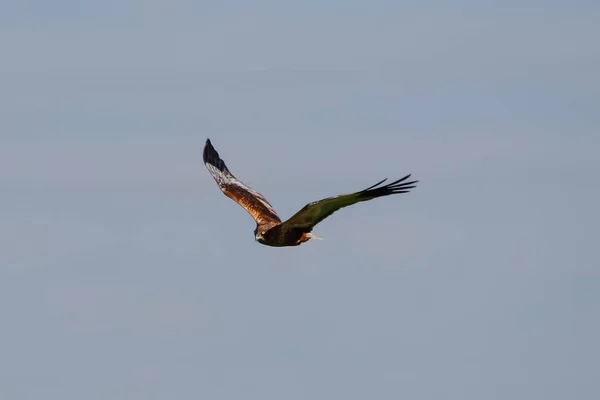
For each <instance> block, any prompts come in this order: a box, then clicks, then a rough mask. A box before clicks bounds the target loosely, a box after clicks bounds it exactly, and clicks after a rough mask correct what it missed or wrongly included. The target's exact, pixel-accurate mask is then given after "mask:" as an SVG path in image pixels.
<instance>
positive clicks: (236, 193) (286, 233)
mask: <svg viewBox="0 0 600 400" xmlns="http://www.w3.org/2000/svg"><path fill="white" fill-rule="evenodd" d="M203 159H204V164H205V165H206V168H207V169H208V171H209V172H210V174H211V175H212V177H213V178H214V179H215V181H216V182H217V185H219V188H221V191H222V192H223V193H224V194H225V196H227V197H229V198H230V199H232V200H233V201H235V202H236V203H238V204H239V205H240V206H242V207H243V208H244V209H245V210H246V211H247V212H248V213H249V214H250V215H251V216H252V218H254V220H255V221H256V229H255V230H254V238H255V240H256V241H257V242H258V243H261V244H264V245H266V246H275V247H284V246H298V245H300V244H302V243H304V242H306V241H308V240H310V239H321V238H319V237H318V236H316V235H314V234H312V233H311V231H312V229H313V228H314V227H315V225H317V224H318V223H319V222H321V221H323V220H324V219H325V218H327V217H329V216H330V215H331V214H333V213H334V212H336V211H337V210H339V209H340V208H342V207H347V206H351V205H353V204H355V203H358V202H361V201H367V200H373V199H376V198H378V197H383V196H388V195H391V194H396V193H408V192H409V191H410V189H412V188H414V187H415V185H414V184H415V183H417V182H418V181H411V182H406V180H407V179H408V178H409V177H410V174H409V175H406V176H405V177H404V178H402V179H398V180H397V181H394V182H392V183H388V184H387V185H384V186H379V185H381V184H382V183H383V182H385V181H386V180H387V179H384V180H382V181H380V182H377V183H376V184H375V185H373V186H371V187H368V188H366V189H364V190H361V191H360V192H356V193H351V194H344V195H339V196H333V197H328V198H326V199H323V200H319V201H314V202H312V203H309V204H307V205H306V206H304V207H303V208H302V209H301V210H300V211H298V212H297V213H296V214H294V215H293V216H292V217H291V218H290V219H288V220H287V221H284V222H281V219H280V218H279V216H278V215H277V213H276V212H275V210H274V209H273V206H271V204H269V202H268V201H267V199H265V198H264V196H263V195H262V194H260V193H258V192H257V191H255V190H253V189H251V188H250V187H248V186H246V185H244V184H243V183H242V182H240V181H239V180H238V179H237V178H236V177H235V176H233V174H232V173H231V172H230V171H229V169H228V168H227V166H226V165H225V162H224V161H223V160H222V159H221V157H219V153H218V152H217V151H216V150H215V148H214V147H213V145H212V144H211V142H210V139H207V140H206V145H205V146H204V154H203Z"/></svg>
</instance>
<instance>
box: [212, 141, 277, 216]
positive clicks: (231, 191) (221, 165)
mask: <svg viewBox="0 0 600 400" xmlns="http://www.w3.org/2000/svg"><path fill="white" fill-rule="evenodd" d="M203 158H204V164H205V165H206V168H207V169H208V171H209V172H210V174H211V175H212V176H213V178H215V181H216V182H217V184H218V185H219V187H220V188H221V190H222V191H223V193H224V194H225V196H227V197H229V198H230V199H232V200H233V201H235V202H236V203H238V204H239V205H240V206H242V207H244V209H245V210H246V211H248V213H249V214H250V215H251V216H252V218H254V220H255V221H256V223H257V224H258V225H264V224H270V223H279V222H281V220H280V219H279V216H278V215H277V213H276V212H275V210H274V209H273V207H272V206H271V204H269V202H268V201H267V199H265V198H264V197H263V195H261V194H260V193H258V192H256V191H254V190H252V189H251V188H249V187H248V186H246V185H244V184H243V183H242V182H240V181H239V180H237V179H236V177H235V176H233V174H232V173H231V172H229V169H227V166H226V165H225V162H224V161H223V160H222V159H221V158H220V157H219V153H217V151H216V150H215V148H214V147H213V146H212V144H211V143H210V139H207V140H206V145H205V146H204V155H203Z"/></svg>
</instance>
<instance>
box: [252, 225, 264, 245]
mask: <svg viewBox="0 0 600 400" xmlns="http://www.w3.org/2000/svg"><path fill="white" fill-rule="evenodd" d="M264 234H265V232H264V231H263V230H260V229H258V228H256V229H255V230H254V240H256V241H257V242H259V243H262V242H263V241H264V240H265V238H264Z"/></svg>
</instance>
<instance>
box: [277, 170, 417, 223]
mask: <svg viewBox="0 0 600 400" xmlns="http://www.w3.org/2000/svg"><path fill="white" fill-rule="evenodd" d="M409 177H410V174H409V175H406V176H405V177H404V178H402V179H398V180H397V181H395V182H392V183H389V184H387V185H385V186H379V185H380V184H382V183H383V182H385V181H386V180H387V179H384V180H382V181H381V182H378V183H376V184H375V185H373V186H371V187H369V188H367V189H365V190H362V191H360V192H356V193H352V194H344V195H340V196H334V197H328V198H326V199H323V200H319V201H315V202H312V203H309V204H307V205H306V206H304V208H302V209H301V210H300V211H298V212H297V213H296V214H294V215H293V216H292V217H291V218H290V219H288V220H287V221H285V222H283V223H282V224H281V229H283V230H288V229H292V228H304V229H308V230H310V229H312V228H313V227H314V226H315V225H316V224H318V223H319V222H321V221H323V220H324V219H325V218H327V217H329V216H330V215H331V214H333V213H334V212H336V211H337V210H339V209H340V208H343V207H347V206H351V205H352V204H355V203H358V202H361V201H367V200H372V199H376V198H377V197H383V196H388V195H390V194H395V193H408V192H409V191H410V189H412V188H414V187H415V185H414V184H415V183H417V182H418V181H411V182H405V181H406V180H407V179H408V178H409ZM377 186H379V187H377Z"/></svg>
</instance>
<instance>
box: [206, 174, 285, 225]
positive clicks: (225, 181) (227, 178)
mask: <svg viewBox="0 0 600 400" xmlns="http://www.w3.org/2000/svg"><path fill="white" fill-rule="evenodd" d="M206 167H207V168H208V171H209V172H210V174H211V175H212V176H213V177H214V178H215V181H216V182H217V184H218V185H219V188H220V189H221V191H223V192H225V191H226V190H227V186H229V185H233V186H236V187H238V188H239V189H241V190H243V191H245V192H247V193H249V194H250V195H251V196H252V197H254V198H255V199H256V200H258V201H259V202H260V203H261V204H262V205H263V206H264V207H265V208H266V209H267V210H268V211H269V212H270V213H272V214H274V215H275V216H276V215H277V212H276V211H275V210H274V209H273V206H271V204H269V202H268V201H267V199H265V198H264V196H263V195H262V194H260V193H258V192H257V191H256V190H253V189H251V188H249V187H248V186H246V185H244V184H243V183H242V182H240V181H239V180H238V179H237V178H235V177H234V176H233V175H232V174H231V173H229V174H227V173H224V172H223V171H221V170H219V169H218V168H217V167H215V166H214V165H212V164H210V163H206Z"/></svg>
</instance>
